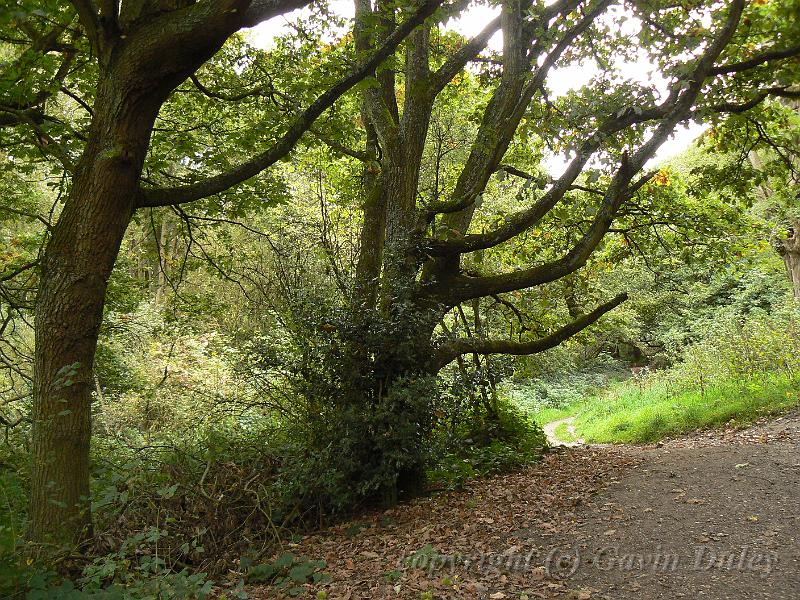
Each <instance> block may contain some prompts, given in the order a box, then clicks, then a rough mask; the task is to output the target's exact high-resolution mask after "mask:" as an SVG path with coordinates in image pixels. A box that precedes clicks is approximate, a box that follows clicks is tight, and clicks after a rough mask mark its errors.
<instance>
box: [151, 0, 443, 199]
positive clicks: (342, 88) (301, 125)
mask: <svg viewBox="0 0 800 600" xmlns="http://www.w3.org/2000/svg"><path fill="white" fill-rule="evenodd" d="M441 3H442V0H426V1H425V2H424V3H423V4H422V6H420V8H419V9H418V10H417V12H416V13H415V14H414V15H413V16H412V17H410V18H409V19H408V20H407V21H406V22H405V23H403V24H402V25H400V26H399V27H397V29H395V30H394V31H393V32H392V34H391V35H389V36H388V37H387V39H386V41H385V42H384V44H383V45H382V46H381V47H380V48H379V49H378V50H376V51H375V52H374V53H373V54H372V56H371V57H370V58H369V59H368V60H366V61H365V62H364V63H362V64H361V65H360V66H359V67H357V68H356V69H355V70H353V71H352V72H351V73H350V74H349V75H347V76H345V77H344V78H343V79H341V80H340V81H339V82H338V83H336V84H335V85H334V86H333V87H331V88H329V89H328V90H327V91H326V92H324V93H323V94H322V95H321V96H319V97H318V98H317V99H316V100H315V101H314V102H313V103H312V104H311V105H310V106H309V107H308V108H306V110H305V111H303V113H302V114H301V115H300V116H299V117H298V118H297V119H296V120H295V122H294V123H293V124H292V126H291V127H290V128H289V130H288V131H287V132H286V133H285V134H284V135H283V136H282V137H281V138H280V139H279V140H278V141H277V142H275V144H273V145H272V147H270V148H269V149H268V150H266V151H265V152H263V153H261V154H259V155H258V156H255V157H254V158H252V159H250V160H249V161H247V162H245V163H242V164H241V165H239V166H238V167H234V168H233V169H232V170H230V171H227V172H225V173H221V174H219V175H215V176H213V177H209V178H208V179H205V180H203V181H199V182H197V183H193V184H189V185H185V186H179V187H175V188H156V189H145V190H141V193H140V198H139V202H138V206H139V207H140V208H141V207H155V206H175V205H178V204H185V203H188V202H194V201H195V200H200V199H201V198H207V197H208V196H212V195H214V194H219V193H220V192H224V191H225V190H227V189H229V188H231V187H233V186H235V185H238V184H240V183H242V182H244V181H247V180H248V179H250V178H252V177H255V176H256V175H258V174H259V173H261V172H262V171H263V170H264V169H266V168H268V167H270V166H271V165H273V164H275V163H276V162H277V161H278V160H280V159H281V158H283V157H284V156H286V155H287V154H288V153H289V152H290V151H291V150H292V148H294V145H295V143H296V142H297V141H298V140H299V139H300V137H301V136H302V135H303V134H304V133H305V132H306V131H308V129H309V128H310V127H311V126H312V125H313V123H314V121H315V120H316V119H317V117H319V116H320V115H321V114H322V113H323V112H324V111H325V110H327V109H328V108H330V107H331V106H332V105H333V103H334V102H336V100H338V99H339V98H340V97H341V96H342V95H343V94H345V93H346V92H347V91H349V90H350V89H351V88H352V87H353V86H354V85H356V84H357V83H358V82H359V81H361V80H362V79H364V78H365V77H367V76H369V75H370V74H371V73H372V72H374V70H375V69H376V68H377V67H378V65H380V64H381V63H382V62H383V61H384V60H386V58H388V57H389V56H390V55H391V54H392V53H393V52H394V51H395V50H396V49H397V47H398V46H399V45H400V43H401V42H402V41H403V40H404V39H405V38H406V36H407V35H408V34H409V33H410V32H411V31H412V30H413V29H414V28H416V27H417V26H418V25H419V24H420V23H422V22H423V21H424V20H425V19H426V18H427V17H429V16H430V15H431V14H433V12H434V11H435V10H436V9H437V8H438V7H439V5H440V4H441Z"/></svg>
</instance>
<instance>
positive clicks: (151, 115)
mask: <svg viewBox="0 0 800 600" xmlns="http://www.w3.org/2000/svg"><path fill="white" fill-rule="evenodd" d="M120 88H122V89H123V90H124V86H120V85H119V82H118V81H115V79H114V77H113V76H111V75H107V76H105V78H104V81H102V82H101V84H100V86H99V89H98V96H97V100H96V103H95V110H94V112H95V115H94V119H93V123H92V130H91V134H90V136H89V142H88V144H87V147H86V150H85V152H84V154H83V157H82V158H81V160H80V162H79V164H78V165H77V168H76V172H75V175H74V178H73V184H72V189H71V192H70V194H69V197H68V199H67V201H66V203H65V205H64V209H63V211H62V214H61V216H60V218H59V220H58V223H57V224H56V226H55V227H54V229H53V237H52V239H51V240H50V243H49V244H48V245H47V250H46V252H45V255H44V258H43V261H42V272H41V282H40V288H39V295H38V298H37V302H36V358H35V369H34V403H33V414H32V417H33V444H32V459H33V464H32V473H31V495H30V515H29V520H30V531H29V535H30V538H31V539H32V540H33V541H36V542H62V543H64V542H66V543H77V542H81V541H82V540H85V539H87V538H88V537H90V536H91V533H92V531H91V514H90V510H89V508H90V503H89V497H90V492H89V445H90V437H91V398H92V387H93V366H94V357H95V351H96V349H97V336H98V332H99V329H100V324H101V321H102V318H103V306H104V302H105V294H106V286H107V283H108V278H109V276H110V275H111V270H112V268H113V266H114V262H115V260H116V257H117V254H118V252H119V247H120V244H121V242H122V238H123V236H124V234H125V230H126V228H127V226H128V223H129V222H130V219H131V216H132V214H133V211H134V205H135V198H136V194H137V189H138V181H139V176H140V175H141V170H142V164H143V161H144V157H145V154H146V151H147V145H148V143H149V138H150V131H151V129H152V126H153V122H154V120H155V117H156V113H157V110H158V107H157V106H151V107H146V106H144V105H143V103H142V102H134V101H132V97H131V96H130V95H128V96H127V97H126V92H127V91H129V90H126V91H125V92H123V91H120Z"/></svg>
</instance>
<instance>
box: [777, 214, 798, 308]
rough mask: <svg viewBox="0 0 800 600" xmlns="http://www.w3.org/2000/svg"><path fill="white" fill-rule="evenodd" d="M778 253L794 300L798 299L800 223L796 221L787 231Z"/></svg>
mask: <svg viewBox="0 0 800 600" xmlns="http://www.w3.org/2000/svg"><path fill="white" fill-rule="evenodd" d="M779 251H780V253H781V255H782V256H783V262H784V264H785V265H786V273H787V274H788V275H789V281H791V282H792V291H793V292H794V297H795V298H800V221H796V222H795V223H794V226H793V227H792V228H790V229H789V233H788V235H787V236H786V238H785V239H784V240H783V242H782V244H781V246H780V248H779Z"/></svg>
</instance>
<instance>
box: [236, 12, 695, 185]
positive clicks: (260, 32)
mask: <svg viewBox="0 0 800 600" xmlns="http://www.w3.org/2000/svg"><path fill="white" fill-rule="evenodd" d="M330 8H331V10H332V12H333V13H335V14H336V15H339V16H341V17H343V18H345V19H350V20H352V19H353V17H354V8H353V2H352V0H332V1H331V3H330ZM499 12H500V8H499V7H497V6H486V5H471V6H470V7H469V8H468V9H467V10H466V11H465V12H463V13H462V14H461V16H460V17H459V18H457V19H450V20H449V21H448V22H447V23H446V24H445V28H446V29H452V30H454V31H457V32H459V33H461V34H462V35H464V36H465V37H467V38H471V37H473V36H475V35H477V34H478V33H479V32H480V31H481V30H482V29H483V28H484V27H485V26H486V24H487V23H489V21H491V20H492V19H493V18H494V17H495V16H497V14H499ZM309 14H310V11H309V10H308V9H307V8H303V9H299V10H295V11H292V12H290V13H287V14H285V15H281V16H279V17H275V18H274V19H270V20H269V21H265V22H264V23H261V24H260V25H258V26H256V27H254V28H252V29H251V30H250V31H251V35H252V38H251V41H252V43H253V44H254V45H255V46H257V47H259V48H269V47H270V46H271V45H272V40H273V39H274V38H275V37H276V36H278V35H280V34H282V33H285V32H286V31H287V30H288V27H289V23H290V22H292V21H293V20H295V19H297V18H298V17H302V16H308V15H309ZM616 26H617V27H619V25H616ZM638 27H639V21H638V19H636V18H635V17H633V16H632V15H630V16H629V18H628V19H627V20H626V21H625V24H624V25H623V26H622V30H621V31H622V33H625V30H630V36H631V43H632V44H635V43H636V41H635V35H636V32H637V28H638ZM502 46H503V34H502V32H498V33H496V34H495V35H494V36H493V37H492V39H491V40H490V42H489V48H490V49H492V50H495V51H501V50H502ZM615 67H616V69H617V70H618V72H619V75H620V76H621V77H623V78H625V79H630V80H633V81H636V82H639V83H642V84H645V85H652V84H653V83H655V86H656V89H658V90H659V91H661V92H664V91H666V89H667V81H666V80H664V79H663V78H662V77H661V76H660V74H659V73H658V71H657V69H656V68H655V66H654V65H653V64H652V63H651V62H650V61H649V60H648V57H647V56H646V55H645V54H644V53H642V54H641V56H640V58H639V59H638V60H636V61H635V62H626V63H622V64H618V65H615ZM599 73H600V70H599V69H598V68H597V65H596V64H594V63H592V64H588V65H583V64H571V65H568V66H565V67H561V68H559V69H554V70H552V71H551V75H550V76H549V77H548V78H547V86H548V88H549V90H550V92H551V94H552V96H554V97H557V96H563V95H564V94H566V93H567V92H569V91H571V90H576V89H579V88H581V87H582V86H584V85H586V84H587V83H589V81H590V80H591V79H592V77H594V76H595V75H597V74H599ZM704 129H706V126H705V125H701V124H698V123H689V124H688V125H680V126H678V127H677V128H676V129H675V133H674V135H673V136H672V137H670V138H669V139H668V140H667V141H665V142H664V144H663V145H662V146H661V148H660V149H659V150H658V152H657V153H656V155H655V157H654V158H653V159H652V160H651V161H649V162H648V165H651V166H652V165H654V164H658V163H660V162H662V161H664V160H666V159H668V158H671V157H672V156H675V155H677V154H680V153H681V152H683V151H684V150H685V149H686V148H687V147H688V146H689V145H690V144H691V143H692V141H693V140H695V139H696V138H697V137H698V136H699V135H700V134H701V133H702V132H703V130H704ZM567 162H568V161H567V157H566V156H558V155H552V154H546V158H545V166H546V168H547V170H548V171H549V172H550V174H551V175H553V176H558V175H560V174H561V173H562V172H563V170H564V169H565V168H566V165H567Z"/></svg>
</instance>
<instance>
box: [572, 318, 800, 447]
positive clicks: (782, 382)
mask: <svg viewBox="0 0 800 600" xmlns="http://www.w3.org/2000/svg"><path fill="white" fill-rule="evenodd" d="M798 382H800V310H799V309H798V307H797V306H796V305H795V304H792V305H790V306H787V307H786V308H784V309H783V310H781V311H778V312H775V313H773V314H766V313H763V312H757V313H756V312H754V313H751V314H750V315H749V316H748V317H746V318H744V319H742V318H740V317H735V316H732V315H729V316H727V317H723V318H719V319H718V320H716V321H714V322H711V323H709V324H708V327H707V329H706V332H705V335H704V337H703V338H702V339H701V340H698V341H697V342H695V343H694V344H692V345H691V346H689V347H686V348H684V349H683V352H682V360H681V361H680V362H677V363H676V364H675V366H673V367H672V368H671V369H668V370H665V371H658V372H653V373H650V374H648V375H646V376H644V377H641V378H636V379H630V380H628V381H625V382H623V383H619V384H616V385H613V386H611V387H610V388H609V389H607V390H606V391H605V392H603V393H601V394H598V395H595V396H593V397H589V398H587V399H586V400H585V401H584V402H580V403H575V404H572V405H571V406H570V407H569V409H568V410H567V411H564V410H562V411H560V412H561V413H562V414H563V413H566V412H570V413H571V414H573V415H576V421H575V428H576V431H577V434H578V435H579V436H580V437H582V438H584V439H585V440H586V441H589V442H607V443H614V442H626V443H646V442H652V441H655V440H658V439H661V438H664V437H668V436H673V435H677V434H681V433H686V432H688V431H693V430H697V429H704V428H711V427H717V426H720V425H722V424H725V423H729V422H731V421H735V422H738V423H746V422H751V421H754V420H756V419H758V418H759V417H761V416H764V415H767V414H775V413H778V412H781V411H784V410H786V409H788V408H790V407H793V406H796V405H798V402H800V394H799V393H798Z"/></svg>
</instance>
